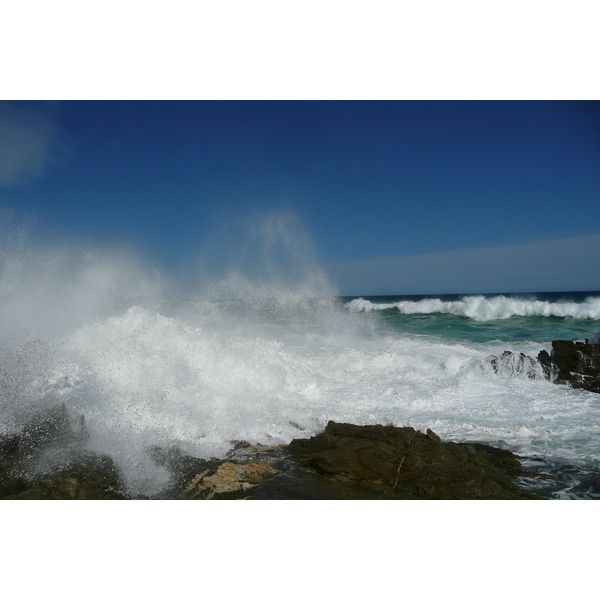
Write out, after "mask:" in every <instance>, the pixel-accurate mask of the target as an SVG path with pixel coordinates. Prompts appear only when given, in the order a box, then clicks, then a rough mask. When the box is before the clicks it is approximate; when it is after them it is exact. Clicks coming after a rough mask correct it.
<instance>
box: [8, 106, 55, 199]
mask: <svg viewBox="0 0 600 600" xmlns="http://www.w3.org/2000/svg"><path fill="white" fill-rule="evenodd" d="M55 150H56V126H55V123H54V120H53V119H51V118H50V117H49V116H48V115H46V114H43V113H42V112H40V111H39V110H35V108H33V107H25V106H17V105H13V104H11V103H8V102H2V103H0V188H14V187H19V186H21V185H25V184H27V183H29V182H31V181H33V180H35V179H37V178H38V177H40V176H41V175H42V174H43V173H44V171H45V170H46V168H47V167H48V165H49V164H50V162H51V161H52V160H53V158H54V154H55Z"/></svg>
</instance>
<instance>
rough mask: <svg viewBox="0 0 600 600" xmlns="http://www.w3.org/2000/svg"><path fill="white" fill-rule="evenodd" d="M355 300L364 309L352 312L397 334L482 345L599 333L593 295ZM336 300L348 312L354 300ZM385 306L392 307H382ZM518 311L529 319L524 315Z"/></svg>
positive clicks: (599, 301) (599, 297)
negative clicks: (474, 301) (471, 302)
mask: <svg viewBox="0 0 600 600" xmlns="http://www.w3.org/2000/svg"><path fill="white" fill-rule="evenodd" d="M474 298H477V299H480V300H479V302H478V305H477V306H476V307H473V309H472V310H471V311H469V310H468V306H467V303H468V301H469V300H472V299H474ZM361 299H362V300H364V301H365V302H366V303H367V306H366V307H364V308H360V309H358V310H360V312H365V313H370V314H371V315H373V318H374V320H375V321H378V322H379V324H380V326H381V327H380V330H381V331H390V330H391V331H394V332H397V333H399V334H402V333H406V334H414V335H422V336H430V337H434V338H435V337H438V338H442V339H447V340H456V341H462V342H474V343H482V344H484V343H489V342H528V341H530V342H548V341H552V340H556V339H568V340H581V341H583V340H584V339H586V338H588V339H589V338H591V337H593V335H595V334H597V333H598V330H600V293H599V292H552V293H548V292H546V293H537V294H504V295H502V294H487V295H486V294H483V295H479V296H474V295H467V296H459V295H441V296H363V297H361ZM342 300H343V302H344V303H345V305H346V306H348V307H349V308H350V309H352V306H353V301H356V300H358V298H354V297H353V298H349V297H346V298H342ZM432 300H434V301H438V302H439V303H440V306H439V310H435V309H436V306H432V305H431V301H432ZM494 301H497V302H496V306H494V305H493V302H494ZM511 303H512V306H511ZM390 305H394V306H392V307H389V308H384V307H388V306H390ZM407 310H410V312H407ZM420 310H422V311H423V312H420ZM413 311H414V312H413ZM450 311H454V312H455V313H456V312H458V313H462V314H453V313H452V312H450ZM519 312H521V313H527V312H531V313H532V314H530V315H526V316H525V315H522V314H518V313H519ZM553 312H555V313H561V312H562V313H564V314H565V316H558V315H553V314H551V313H553ZM467 313H468V314H467ZM544 313H550V314H549V315H546V314H544ZM582 317H583V318H582Z"/></svg>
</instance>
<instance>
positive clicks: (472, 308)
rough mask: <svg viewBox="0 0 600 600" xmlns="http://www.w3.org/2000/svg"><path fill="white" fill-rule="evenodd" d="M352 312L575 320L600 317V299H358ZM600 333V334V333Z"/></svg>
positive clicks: (499, 297)
mask: <svg viewBox="0 0 600 600" xmlns="http://www.w3.org/2000/svg"><path fill="white" fill-rule="evenodd" d="M347 308H348V310H349V311H350V312H373V311H381V310H390V309H395V310H397V311H398V312H400V313H402V314H406V315H413V314H434V313H443V314H451V315H456V316H460V317H467V318H469V319H473V320H474V321H493V320H496V319H509V318H511V317H515V316H519V317H571V318H574V319H595V320H600V298H598V297H589V298H586V299H585V301H583V302H581V303H578V302H547V301H544V300H531V299H528V300H526V299H522V298H510V297H507V296H495V297H493V298H486V297H485V296H467V297H465V298H461V299H460V300H454V301H448V300H441V299H439V298H425V299H423V300H417V301H415V300H400V301H398V302H387V303H375V302H371V301H369V300H365V299H364V298H356V299H354V300H352V301H351V302H349V303H348V305H347ZM599 335H600V334H599Z"/></svg>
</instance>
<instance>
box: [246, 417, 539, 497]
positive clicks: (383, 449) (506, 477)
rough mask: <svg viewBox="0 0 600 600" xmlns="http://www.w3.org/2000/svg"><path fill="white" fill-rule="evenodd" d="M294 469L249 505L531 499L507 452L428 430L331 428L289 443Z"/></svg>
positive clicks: (265, 487)
mask: <svg viewBox="0 0 600 600" xmlns="http://www.w3.org/2000/svg"><path fill="white" fill-rule="evenodd" d="M288 452H289V454H290V456H291V457H292V459H293V462H294V463H295V466H293V467H291V468H289V469H288V470H287V471H286V472H284V473H282V474H280V475H276V476H274V477H273V478H272V479H270V480H269V481H267V482H265V483H263V484H261V485H258V486H256V488H255V489H254V490H251V491H250V494H249V496H250V497H251V498H280V499H285V498H294V499H332V500H333V499H337V500H341V499H363V500H366V499H456V500H458V499H498V500H500V499H535V498H538V497H537V496H535V495H534V494H532V493H530V492H527V491H525V490H523V489H521V488H519V487H518V486H517V484H516V483H515V479H516V478H517V477H526V476H531V477H533V474H528V473H526V472H525V471H524V470H523V469H522V467H521V464H520V462H519V460H518V459H517V457H516V456H515V455H514V454H512V453H511V452H509V451H507V450H501V449H498V448H492V447H490V446H486V445H484V444H455V443H451V442H442V441H441V440H440V439H439V438H438V436H437V435H435V434H434V433H433V432H432V431H430V430H428V432H427V434H423V433H421V432H420V431H416V430H415V429H413V428H412V427H393V426H383V425H367V426H357V425H350V424H346V423H334V422H333V421H330V422H329V423H328V424H327V427H326V428H325V431H324V432H323V433H320V434H319V435H316V436H314V437H312V438H310V439H301V440H293V441H292V442H291V443H290V444H289V446H288Z"/></svg>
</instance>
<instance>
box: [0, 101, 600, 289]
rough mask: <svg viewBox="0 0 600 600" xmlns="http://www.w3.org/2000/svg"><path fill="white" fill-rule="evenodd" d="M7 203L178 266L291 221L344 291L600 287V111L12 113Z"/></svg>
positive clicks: (446, 108) (173, 105) (86, 236)
mask: <svg viewBox="0 0 600 600" xmlns="http://www.w3.org/2000/svg"><path fill="white" fill-rule="evenodd" d="M0 207H2V208H4V209H8V210H9V211H12V212H17V213H23V214H27V215H30V216H33V217H35V218H36V219H37V220H38V221H39V222H40V223H42V224H43V226H44V228H45V229H46V230H47V231H50V232H55V235H56V236H57V239H58V238H60V237H61V236H68V237H71V238H76V239H78V240H83V241H85V242H86V243H91V244H108V245H111V244H114V245H119V244H128V245H131V246H133V247H134V248H135V249H136V251H138V252H140V253H141V254H143V255H144V256H146V257H148V259H149V260H150V261H151V262H152V263H154V264H156V265H158V266H159V267H160V268H162V269H165V270H167V271H177V270H179V269H181V268H182V267H183V266H184V265H189V264H194V262H195V261H197V260H198V259H199V258H200V257H201V255H202V254H203V252H204V250H205V248H206V247H207V244H209V243H210V240H211V239H214V237H215V231H216V230H218V227H222V226H223V224H224V223H227V222H228V221H230V220H231V221H237V222H239V221H242V222H244V221H247V222H254V221H255V220H256V218H259V217H260V216H261V215H267V216H268V215H270V214H277V213H279V212H281V211H284V212H285V211H288V212H292V213H294V214H296V215H297V216H298V218H299V220H300V222H301V223H302V225H303V227H304V229H305V230H306V232H307V233H308V235H309V236H310V238H311V240H312V245H313V246H314V253H315V254H316V256H317V258H318V260H319V262H320V263H321V264H322V265H323V266H324V268H325V269H326V270H327V272H329V273H330V274H331V276H332V278H333V279H334V280H335V281H336V282H337V283H338V285H339V290H340V293H342V294H343V295H376V294H403V293H415V294H416V293H426V294H430V293H477V292H503V291H504V292H511V291H561V290H565V291H566V290H598V289H600V103H598V102H558V101H541V102H536V101H515V102H506V101H497V102H492V101H481V102H479V101H465V102H462V101H448V102H446V101H430V102H421V101H382V102H377V101H339V102H338V101H317V102H312V101H281V102H276V101H274V102H261V101H256V102H244V101H228V102H221V101H179V102H177V101H174V102H153V101H139V102H130V101H116V102H110V101H82V102H79V101H64V102H56V101H53V102H12V101H11V102H3V103H1V104H0ZM227 239H228V244H230V248H229V250H230V251H231V252H233V253H235V252H236V243H237V241H236V240H237V239H238V238H236V236H235V235H231V236H229V237H228V238H227ZM213 256H214V254H213ZM247 261H249V262H251V261H252V256H249V257H247Z"/></svg>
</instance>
